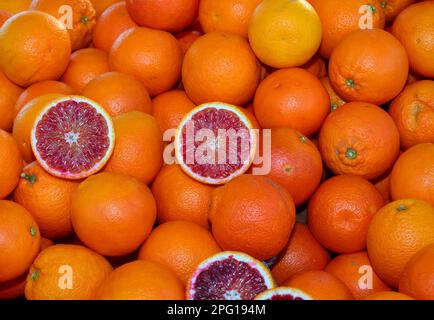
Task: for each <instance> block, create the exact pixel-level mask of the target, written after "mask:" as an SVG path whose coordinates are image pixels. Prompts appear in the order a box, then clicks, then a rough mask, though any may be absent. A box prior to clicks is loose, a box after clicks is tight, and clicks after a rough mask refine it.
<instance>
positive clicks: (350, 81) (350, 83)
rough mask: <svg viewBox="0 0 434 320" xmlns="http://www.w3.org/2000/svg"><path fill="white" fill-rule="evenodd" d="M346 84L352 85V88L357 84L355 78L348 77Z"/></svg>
mask: <svg viewBox="0 0 434 320" xmlns="http://www.w3.org/2000/svg"><path fill="white" fill-rule="evenodd" d="M345 84H346V85H347V86H348V87H350V88H354V87H355V86H356V84H355V83H354V80H353V79H347V80H345Z"/></svg>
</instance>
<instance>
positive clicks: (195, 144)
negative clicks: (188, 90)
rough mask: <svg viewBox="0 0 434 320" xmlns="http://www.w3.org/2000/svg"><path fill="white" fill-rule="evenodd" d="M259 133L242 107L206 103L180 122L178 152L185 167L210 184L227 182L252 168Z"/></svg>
mask: <svg viewBox="0 0 434 320" xmlns="http://www.w3.org/2000/svg"><path fill="white" fill-rule="evenodd" d="M256 142H257V134H256V133H255V132H254V130H253V126H252V123H251V122H250V120H249V119H248V117H247V116H246V115H245V114H244V113H243V112H242V111H241V110H240V109H238V107H236V106H233V105H229V104H225V103H220V102H213V103H206V104H202V105H200V106H198V107H197V108H195V109H193V110H191V111H190V112H189V113H188V114H187V115H186V116H185V117H184V118H183V119H182V121H181V123H180V124H179V126H178V129H177V133H176V137H175V153H176V158H177V161H178V163H179V164H180V165H181V167H182V169H183V170H184V171H185V172H186V173H187V174H188V175H189V176H191V177H192V178H194V179H196V180H198V181H201V182H203V183H208V184H224V183H226V182H228V181H230V180H232V179H233V178H235V177H237V176H239V175H241V174H243V173H244V172H246V171H247V169H249V167H250V165H251V164H252V162H253V159H254V156H255V152H256V146H257V145H256Z"/></svg>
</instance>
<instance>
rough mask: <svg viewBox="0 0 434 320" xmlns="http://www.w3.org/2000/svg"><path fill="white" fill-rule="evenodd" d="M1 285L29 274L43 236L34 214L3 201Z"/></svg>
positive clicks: (1, 211) (10, 202)
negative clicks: (26, 273) (27, 272)
mask: <svg viewBox="0 0 434 320" xmlns="http://www.w3.org/2000/svg"><path fill="white" fill-rule="evenodd" d="M0 217H1V219H0V234H1V238H0V282H4V281H8V280H12V279H14V278H17V277H18V276H20V275H22V274H23V273H24V272H26V271H27V270H28V269H29V267H30V265H31V264H32V262H33V259H35V257H36V255H37V254H38V252H39V247H40V244H41V243H40V241H41V234H40V233H39V229H38V225H37V224H36V222H35V220H34V219H33V217H32V216H31V215H30V213H29V212H28V211H27V210H26V209H24V208H23V207H22V206H20V205H19V204H16V203H15V202H12V201H7V200H0Z"/></svg>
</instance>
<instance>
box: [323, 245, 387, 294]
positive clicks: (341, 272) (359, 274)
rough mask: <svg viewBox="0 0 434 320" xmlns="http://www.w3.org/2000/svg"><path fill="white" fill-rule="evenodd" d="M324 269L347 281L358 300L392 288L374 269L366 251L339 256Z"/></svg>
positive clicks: (344, 281) (346, 283)
mask: <svg viewBox="0 0 434 320" xmlns="http://www.w3.org/2000/svg"><path fill="white" fill-rule="evenodd" d="M324 270H325V271H327V272H329V273H331V274H332V275H334V276H335V277H336V278H338V279H339V280H341V281H342V282H343V283H345V285H346V286H347V287H348V289H350V291H351V293H352V294H353V296H354V298H356V299H358V300H359V299H363V298H365V297H367V296H369V295H371V294H374V293H376V292H381V291H387V290H390V288H389V287H388V286H387V285H386V284H385V283H384V282H383V281H382V280H381V279H380V278H379V277H378V276H377V275H376V274H375V272H374V271H373V269H372V266H371V262H370V261H369V257H368V254H367V253H366V251H362V252H357V253H349V254H342V255H340V256H337V257H336V258H334V259H333V260H332V261H330V263H329V264H328V265H327V267H326V268H325V269H324Z"/></svg>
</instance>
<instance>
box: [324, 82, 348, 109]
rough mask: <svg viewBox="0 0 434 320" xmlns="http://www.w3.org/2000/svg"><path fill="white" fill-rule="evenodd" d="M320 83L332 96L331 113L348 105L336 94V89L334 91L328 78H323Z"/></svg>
mask: <svg viewBox="0 0 434 320" xmlns="http://www.w3.org/2000/svg"><path fill="white" fill-rule="evenodd" d="M320 81H321V83H322V85H323V86H324V88H325V89H326V90H327V92H328V94H329V96H330V109H331V111H335V110H336V109H337V108H339V107H342V106H343V105H344V104H345V103H347V102H346V101H345V100H343V99H342V98H341V97H340V96H339V95H338V94H337V93H336V91H335V89H333V87H332V85H331V84H330V79H329V78H328V77H324V78H321V79H320Z"/></svg>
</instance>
